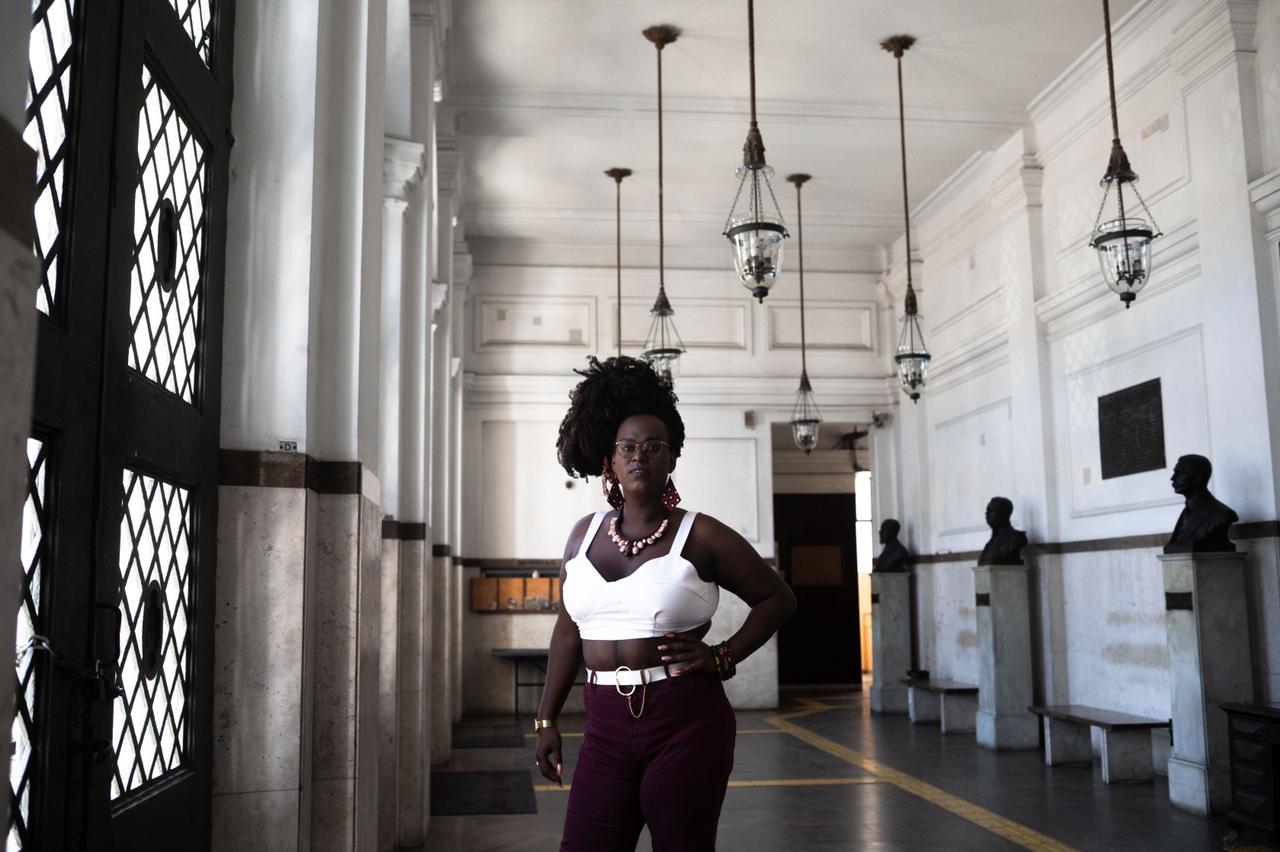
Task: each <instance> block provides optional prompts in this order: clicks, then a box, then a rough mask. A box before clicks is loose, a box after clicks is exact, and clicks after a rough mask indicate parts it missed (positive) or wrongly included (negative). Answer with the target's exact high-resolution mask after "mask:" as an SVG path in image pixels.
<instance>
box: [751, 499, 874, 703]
mask: <svg viewBox="0 0 1280 852" xmlns="http://www.w3.org/2000/svg"><path fill="white" fill-rule="evenodd" d="M773 525H774V535H775V537H776V539H777V542H778V567H779V569H780V570H781V571H782V576H783V578H784V579H785V580H786V581H787V583H788V584H789V585H790V586H791V588H792V590H793V591H794V592H795V594H796V601H797V603H798V604H799V605H798V607H797V608H796V613H795V615H793V616H792V617H791V618H790V619H789V620H788V621H787V622H786V624H784V625H782V629H781V630H780V631H779V633H778V682H779V683H781V684H784V685H791V684H846V685H849V686H851V687H852V688H854V689H861V688H862V678H861V666H860V657H861V649H860V642H859V638H858V583H857V555H856V554H857V548H856V546H855V545H856V540H855V532H854V498H853V495H852V494H778V495H775V496H774V498H773Z"/></svg>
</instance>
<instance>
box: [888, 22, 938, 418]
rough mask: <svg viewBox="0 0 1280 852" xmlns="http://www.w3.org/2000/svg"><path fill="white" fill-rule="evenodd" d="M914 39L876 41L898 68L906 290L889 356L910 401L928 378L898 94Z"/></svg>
mask: <svg viewBox="0 0 1280 852" xmlns="http://www.w3.org/2000/svg"><path fill="white" fill-rule="evenodd" d="M915 43H916V39H915V36H910V35H895V36H890V37H889V38H887V39H885V40H884V41H882V42H880V46H881V47H882V48H884V49H885V50H887V51H888V52H890V53H892V54H893V57H894V60H895V61H896V63H897V68H898V145H899V150H900V152H901V154H902V221H903V230H904V236H905V242H906V258H905V260H906V265H907V292H906V296H905V297H904V298H903V305H902V334H901V336H900V337H899V338H898V354H897V355H895V356H894V357H893V360H894V363H895V364H896V365H897V367H898V382H899V383H900V384H901V385H902V390H903V391H904V392H905V393H906V394H907V396H909V397H910V398H911V401H912V402H918V401H919V400H920V393H921V392H922V391H923V390H924V386H925V382H926V381H927V380H928V368H929V359H930V357H931V356H930V355H929V350H928V349H926V348H925V345H924V332H923V331H922V330H921V329H920V315H919V314H920V312H919V306H918V304H917V302H916V290H915V286H914V284H913V282H912V280H911V202H910V198H909V195H908V193H907V117H906V107H905V106H904V98H903V94H902V54H904V53H906V51H907V50H908V49H909V48H910V47H911V45H913V44H915Z"/></svg>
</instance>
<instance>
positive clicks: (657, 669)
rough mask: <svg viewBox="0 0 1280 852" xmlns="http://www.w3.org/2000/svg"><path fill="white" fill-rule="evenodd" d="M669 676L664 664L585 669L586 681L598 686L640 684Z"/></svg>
mask: <svg viewBox="0 0 1280 852" xmlns="http://www.w3.org/2000/svg"><path fill="white" fill-rule="evenodd" d="M670 676H671V675H669V674H668V673H667V667H666V666H653V667H652V668H647V669H632V668H629V667H627V666H618V668H616V669H615V670H613V671H597V670H595V669H587V683H595V684H599V685H600V686H640V685H642V684H646V683H653V682H654V681H659V680H666V679H667V678H669V677H670Z"/></svg>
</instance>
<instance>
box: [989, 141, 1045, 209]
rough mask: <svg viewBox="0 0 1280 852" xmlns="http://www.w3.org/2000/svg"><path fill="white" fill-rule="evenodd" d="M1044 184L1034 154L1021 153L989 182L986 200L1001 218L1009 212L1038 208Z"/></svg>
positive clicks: (1041, 172) (1042, 171)
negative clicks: (989, 189) (1016, 159)
mask: <svg viewBox="0 0 1280 852" xmlns="http://www.w3.org/2000/svg"><path fill="white" fill-rule="evenodd" d="M1043 185H1044V169H1043V168H1041V166H1040V164H1039V162H1037V161H1036V158H1035V156H1033V155H1031V154H1023V155H1022V156H1021V157H1019V158H1018V161H1017V162H1016V163H1014V164H1013V165H1012V166H1011V167H1010V168H1008V169H1007V170H1006V171H1004V172H1003V173H1002V174H1000V175H998V176H997V177H996V179H995V180H993V181H992V182H991V191H990V193H989V194H988V195H987V202H988V204H989V205H990V206H991V210H992V211H993V212H994V213H995V214H996V215H997V216H999V217H1001V218H1002V219H1003V218H1004V217H1005V216H1007V215H1009V214H1010V213H1015V212H1019V211H1022V210H1026V209H1027V208H1028V207H1035V208H1039V207H1040V206H1041V204H1042V202H1041V195H1040V189H1041V187H1042V186H1043Z"/></svg>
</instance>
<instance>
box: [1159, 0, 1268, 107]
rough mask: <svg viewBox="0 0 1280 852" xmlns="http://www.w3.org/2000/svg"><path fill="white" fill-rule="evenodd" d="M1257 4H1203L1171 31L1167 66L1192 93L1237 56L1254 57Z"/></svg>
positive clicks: (1247, 0)
mask: <svg viewBox="0 0 1280 852" xmlns="http://www.w3.org/2000/svg"><path fill="white" fill-rule="evenodd" d="M1257 29H1258V0H1205V2H1204V3H1201V4H1200V5H1199V6H1197V7H1196V8H1195V10H1194V11H1192V12H1191V14H1189V15H1187V16H1186V17H1185V18H1183V19H1182V20H1181V21H1179V22H1178V23H1177V24H1175V25H1174V27H1173V32H1172V40H1171V41H1170V43H1169V52H1168V55H1169V62H1170V64H1171V65H1172V66H1173V69H1174V70H1175V71H1177V72H1178V75H1179V76H1180V77H1182V79H1183V91H1187V90H1189V89H1193V88H1195V87H1196V86H1198V85H1200V83H1201V82H1202V81H1203V80H1204V79H1205V78H1206V77H1208V76H1209V75H1210V74H1211V73H1213V72H1214V71H1216V70H1217V69H1218V68H1220V67H1222V66H1223V65H1224V64H1226V63H1227V62H1229V61H1230V60H1231V58H1232V57H1234V56H1235V55H1236V54H1237V53H1254V52H1255V50H1254V45H1253V37H1254V33H1255V32H1256V31H1257Z"/></svg>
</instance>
